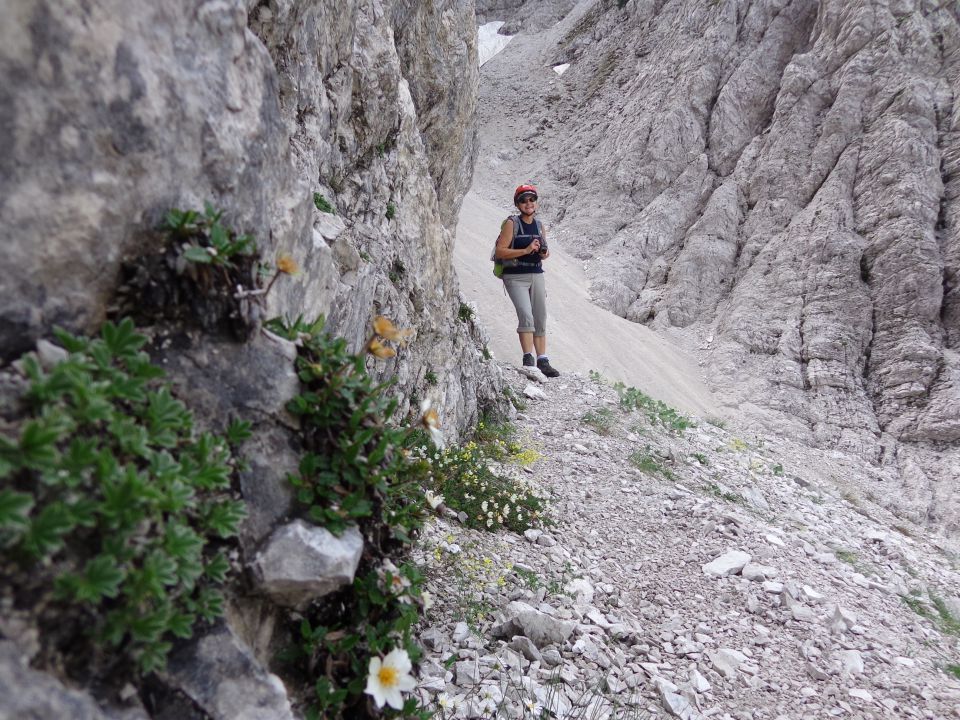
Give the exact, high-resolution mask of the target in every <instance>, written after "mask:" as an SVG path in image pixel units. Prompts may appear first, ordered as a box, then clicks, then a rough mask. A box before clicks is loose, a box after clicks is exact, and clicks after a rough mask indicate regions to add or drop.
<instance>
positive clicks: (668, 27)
mask: <svg viewBox="0 0 960 720" xmlns="http://www.w3.org/2000/svg"><path fill="white" fill-rule="evenodd" d="M555 5H556V4H555V3H545V4H544V13H545V14H546V15H548V16H549V15H551V14H552V13H553V12H554V10H555V9H556V8H555ZM488 6H489V7H488ZM488 9H489V10H490V11H491V13H487V14H486V15H484V17H487V19H489V20H495V19H496V20H507V21H509V20H511V19H514V18H516V19H517V20H518V21H519V22H520V24H522V25H523V26H524V28H525V30H524V32H523V33H522V34H520V35H518V36H517V37H515V38H514V40H513V41H512V42H511V44H510V45H509V46H508V47H507V49H506V50H505V51H504V52H503V53H501V54H500V55H498V56H497V57H496V58H494V59H493V60H491V61H490V62H489V63H487V64H486V65H485V66H484V68H483V71H482V74H481V75H482V83H481V103H480V113H481V120H482V125H481V127H482V142H483V144H484V147H485V148H487V149H488V150H489V152H486V153H484V155H483V157H482V158H481V162H480V164H479V166H478V171H477V182H476V184H475V187H476V188H478V189H479V191H480V192H481V193H482V194H485V195H484V196H485V197H492V196H494V194H495V191H494V189H495V188H498V187H503V186H506V185H509V184H511V183H512V182H513V180H514V179H515V178H523V179H527V180H533V181H535V182H537V183H538V184H540V185H541V186H542V188H543V191H544V192H543V197H544V202H543V203H542V205H543V210H544V212H545V213H548V214H549V215H551V216H552V217H554V218H556V222H555V223H554V231H553V233H554V237H555V239H556V240H557V241H558V242H561V243H563V244H564V246H565V247H567V248H569V249H570V251H571V252H573V253H574V254H576V255H577V256H578V257H580V258H581V259H582V260H583V261H584V266H585V268H586V270H587V273H588V274H589V275H590V277H591V280H592V295H593V299H594V301H595V302H596V303H598V304H600V305H602V306H603V307H606V308H609V309H610V310H611V311H613V312H615V313H616V314H618V315H622V316H623V317H626V318H627V319H630V320H633V321H635V322H638V323H647V324H650V325H652V326H654V327H656V328H658V329H660V330H661V331H664V332H667V333H668V334H671V335H673V336H675V337H679V338H682V339H685V340H686V341H687V342H688V343H689V344H690V346H691V347H696V348H698V349H699V352H700V354H701V357H702V358H703V361H704V367H705V369H706V370H707V371H708V373H709V379H710V380H711V384H712V385H713V386H714V387H715V388H716V390H717V392H718V393H719V395H720V397H721V398H722V399H723V400H724V401H725V402H726V403H727V404H728V405H729V406H730V408H731V412H740V413H742V414H743V415H744V420H745V422H750V423H754V424H755V426H756V428H757V429H758V431H770V430H773V429H776V432H778V433H788V434H789V435H790V436H791V437H793V438H796V439H801V440H804V441H806V442H809V443H812V444H814V445H817V446H820V447H826V448H838V449H842V450H847V451H850V452H852V453H855V454H857V455H860V456H861V457H863V458H865V459H867V460H868V461H869V462H872V463H874V464H875V465H876V466H877V467H880V468H884V469H885V470H886V471H889V472H890V473H891V475H893V476H896V477H898V478H899V480H900V483H901V485H902V487H903V496H904V500H903V502H902V503H901V511H902V512H904V513H907V514H909V515H910V516H911V517H913V518H914V519H917V520H921V521H924V522H930V523H934V524H940V525H945V526H947V527H951V528H953V527H955V526H956V523H957V518H958V517H960V515H958V509H957V505H956V502H957V501H956V496H955V493H953V492H952V478H953V476H954V475H955V474H956V467H957V462H958V459H960V458H958V454H957V453H958V451H957V440H958V439H960V436H958V435H957V428H960V424H958V419H957V412H958V408H960V402H958V400H960V396H958V390H957V388H958V385H957V383H956V379H955V378H956V374H957V368H958V366H957V353H956V347H955V344H956V343H955V337H954V336H956V335H957V334H958V326H957V313H956V311H955V308H954V306H955V304H956V297H955V296H956V289H955V285H956V282H955V277H956V272H957V253H958V247H960V240H958V231H957V224H956V221H955V217H954V216H955V215H956V212H957V204H956V197H955V195H956V193H955V189H954V187H953V185H954V183H955V182H956V179H955V177H954V176H955V172H954V170H953V165H954V160H955V158H956V156H957V146H956V132H955V123H956V120H955V117H956V112H955V104H954V97H955V94H956V77H957V74H956V67H955V66H956V62H957V57H958V54H957V51H958V48H960V23H958V15H957V11H956V9H955V7H954V6H953V5H951V4H949V3H947V4H944V3H936V2H926V1H920V2H903V3H894V4H887V3H880V2H874V1H873V0H863V1H858V2H848V1H847V0H837V1H834V0H822V1H820V2H817V1H816V0H771V1H766V0H763V1H760V2H756V1H747V0H744V1H742V2H740V1H737V2H719V3H710V2H701V1H700V0H689V1H684V2H669V3H664V2H654V1H652V0H631V1H630V2H626V3H610V2H580V3H577V5H576V6H575V7H574V8H573V9H572V10H571V11H570V12H569V14H567V15H565V17H564V18H563V19H562V20H561V21H560V22H558V23H557V24H555V25H552V26H550V27H549V28H547V29H545V30H540V27H541V26H540V25H539V24H537V23H535V22H533V21H532V20H531V21H530V22H527V21H526V20H525V19H524V18H525V17H526V15H525V13H526V12H527V11H526V10H524V11H520V10H517V11H514V10H512V9H511V8H509V7H506V6H504V5H503V4H496V3H486V4H485V3H479V5H478V12H480V13H486V12H487V10H488ZM495 10H500V11H501V12H503V13H514V12H516V13H517V14H504V15H501V16H499V17H494V13H493V11H495ZM516 31H517V29H516V28H515V29H514V30H513V31H512V32H516ZM561 63H564V64H566V63H569V64H570V67H569V69H568V70H567V71H566V72H565V73H564V74H563V75H562V76H558V75H557V74H556V73H554V72H553V71H552V70H551V67H552V66H556V65H559V64H561ZM517 97H527V98H530V102H529V103H528V104H527V105H525V106H524V110H523V111H522V112H517V111H515V110H514V108H515V107H516V105H517V103H516V98H517ZM572 128H576V131H575V132H574V131H572V130H571V129H572ZM501 195H502V192H501Z"/></svg>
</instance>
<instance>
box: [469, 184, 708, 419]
mask: <svg viewBox="0 0 960 720" xmlns="http://www.w3.org/2000/svg"><path fill="white" fill-rule="evenodd" d="M505 191H506V193H507V194H508V195H509V193H510V189H509V188H506V189H505ZM508 212H509V208H508V207H506V206H504V207H497V206H495V205H493V204H491V203H489V202H486V201H484V200H482V199H481V198H480V197H479V196H478V194H476V193H474V192H471V193H470V194H469V195H467V198H466V200H465V201H464V204H463V210H462V211H461V213H460V224H459V226H458V227H457V245H456V249H455V252H454V263H455V266H456V269H457V275H458V276H459V278H460V285H461V288H462V291H463V294H464V296H465V297H466V298H467V299H468V300H469V301H471V302H473V303H475V304H476V306H477V312H478V314H479V316H480V320H481V322H482V323H483V324H484V326H485V327H486V328H487V331H488V332H489V333H490V338H491V347H490V350H491V351H492V352H493V354H494V356H495V357H497V359H499V360H504V361H507V362H519V360H520V347H519V343H518V342H517V334H516V327H517V316H516V313H515V311H514V309H513V305H512V304H511V303H510V299H509V298H508V297H507V296H506V295H505V294H504V291H503V283H502V282H501V281H500V280H498V279H497V278H495V277H494V276H493V272H492V263H491V262H490V260H489V257H490V250H491V248H492V247H493V239H494V237H495V236H496V234H497V230H498V228H499V226H500V223H501V222H502V221H503V219H504V218H505V217H506V216H507V214H508ZM548 231H549V226H548ZM550 250H551V257H550V259H549V260H548V261H547V262H546V264H545V267H546V271H547V273H548V276H547V302H548V309H549V313H550V319H549V321H548V330H547V332H548V336H547V339H548V347H547V350H548V353H549V354H550V357H551V359H552V361H553V362H554V364H555V365H556V366H557V367H558V368H559V369H561V371H563V370H566V371H579V372H581V373H583V374H587V373H588V372H589V371H590V370H597V371H599V372H600V373H602V374H603V375H604V376H606V377H608V378H612V379H613V380H620V381H622V382H624V383H625V384H627V385H632V386H635V387H639V388H642V389H643V390H644V391H645V392H647V393H649V394H650V395H652V396H654V397H656V398H658V399H660V400H663V401H664V402H666V403H668V404H670V405H674V406H677V407H679V408H682V409H683V410H685V411H687V412H692V413H695V414H697V415H701V416H713V415H719V414H720V410H719V408H718V406H717V403H716V402H715V401H714V399H713V397H712V395H711V393H710V390H709V389H708V388H707V386H706V385H705V384H704V382H703V379H702V377H701V373H700V368H699V367H698V365H697V362H696V360H695V359H694V358H693V357H691V356H690V355H689V354H687V353H685V352H684V351H683V350H682V349H681V348H679V347H678V346H677V345H675V344H674V343H672V342H670V341H669V340H667V339H665V338H663V337H661V336H659V335H657V334H656V333H655V332H653V331H652V330H649V329H648V328H646V327H643V326H642V325H637V324H636V323H631V322H629V321H628V320H624V319H623V318H621V317H618V316H616V315H613V314H612V313H610V312H608V311H606V310H602V309H600V308H598V307H597V306H596V305H594V304H592V303H591V302H590V299H589V296H588V294H587V281H586V277H585V275H584V272H583V268H582V266H581V265H580V263H579V262H578V261H577V260H576V259H575V258H573V257H571V256H570V255H569V254H568V253H567V252H566V251H565V249H564V248H563V246H562V244H561V243H560V242H554V241H552V240H551V243H550Z"/></svg>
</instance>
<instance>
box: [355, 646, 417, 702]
mask: <svg viewBox="0 0 960 720" xmlns="http://www.w3.org/2000/svg"><path fill="white" fill-rule="evenodd" d="M412 667H413V665H412V664H411V663H410V656H409V655H407V651H406V650H404V649H403V648H395V649H394V650H391V651H390V652H389V653H388V654H387V656H386V657H385V658H383V660H381V659H380V658H378V657H372V658H370V667H369V669H368V671H367V689H366V690H364V692H365V693H366V694H367V695H372V696H373V701H374V702H375V703H376V705H377V708H382V707H383V706H384V703H386V704H387V705H389V706H390V707H392V708H393V709H394V710H401V709H403V697H402V696H401V695H400V693H402V692H410V691H411V690H413V689H414V688H415V687H416V686H417V683H416V681H415V680H414V679H413V677H412V676H411V675H410V670H411V669H412Z"/></svg>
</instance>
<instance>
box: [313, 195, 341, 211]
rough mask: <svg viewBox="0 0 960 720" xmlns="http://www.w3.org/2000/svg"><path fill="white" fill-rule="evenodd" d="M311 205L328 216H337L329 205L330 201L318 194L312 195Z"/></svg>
mask: <svg viewBox="0 0 960 720" xmlns="http://www.w3.org/2000/svg"><path fill="white" fill-rule="evenodd" d="M313 204H314V206H315V207H316V208H317V210H319V211H320V212H324V213H328V214H330V215H336V214H337V211H336V209H334V207H333V205H331V204H330V201H329V200H327V199H326V198H325V197H324V196H323V195H321V194H320V193H318V192H315V193H314V194H313Z"/></svg>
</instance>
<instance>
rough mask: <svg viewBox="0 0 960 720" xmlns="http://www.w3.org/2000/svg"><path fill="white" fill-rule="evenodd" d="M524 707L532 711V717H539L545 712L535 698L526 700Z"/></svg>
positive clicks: (529, 711)
mask: <svg viewBox="0 0 960 720" xmlns="http://www.w3.org/2000/svg"><path fill="white" fill-rule="evenodd" d="M523 707H524V708H525V709H526V710H527V712H528V713H530V717H535V718H538V717H540V715H542V714H543V707H542V706H541V705H540V703H538V702H537V701H536V700H535V699H534V698H529V699H528V700H526V701H525V702H524V703H523Z"/></svg>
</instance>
